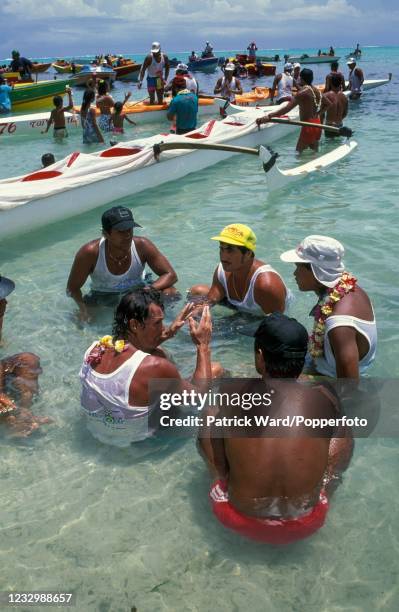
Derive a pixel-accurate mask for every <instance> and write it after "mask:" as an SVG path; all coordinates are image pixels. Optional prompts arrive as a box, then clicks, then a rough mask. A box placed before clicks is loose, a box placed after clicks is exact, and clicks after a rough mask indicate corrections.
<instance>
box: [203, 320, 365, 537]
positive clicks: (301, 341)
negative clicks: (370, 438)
mask: <svg viewBox="0 0 399 612" xmlns="http://www.w3.org/2000/svg"><path fill="white" fill-rule="evenodd" d="M307 344H308V335H307V332H306V329H305V328H304V327H303V325H301V324H300V323H298V322H297V321H296V320H295V319H290V318H288V317H287V316H285V315H283V314H281V313H273V314H271V315H269V316H268V317H266V318H265V319H264V320H263V321H262V323H261V324H260V326H259V328H258V329H257V331H256V333H255V364H256V369H257V371H258V372H259V374H261V375H262V380H259V383H256V382H255V381H248V383H245V384H244V387H245V392H250V393H252V394H253V393H254V392H257V393H261V394H263V393H264V392H265V391H267V392H268V393H270V397H271V398H272V399H271V403H270V406H269V407H265V406H263V407H260V408H256V407H255V406H256V404H255V403H254V406H253V407H252V409H251V410H245V411H244V410H242V409H241V408H239V409H238V413H239V414H240V416H244V415H248V416H249V417H252V418H253V417H254V416H255V415H263V416H266V415H268V416H269V418H270V419H284V417H289V418H290V419H291V418H292V417H294V416H297V417H304V418H305V419H317V418H320V417H322V418H325V419H330V418H333V417H336V416H337V408H338V402H337V400H336V398H335V397H334V395H333V394H332V393H331V392H329V391H327V390H326V389H325V388H323V387H320V386H319V387H313V388H312V387H309V386H306V385H305V384H301V383H299V382H297V381H296V379H297V378H298V376H299V375H300V373H301V371H302V368H303V365H304V361H305V355H306V351H307ZM284 379H286V380H284ZM287 379H291V380H287ZM242 389H243V385H241V391H240V392H241V393H242ZM236 412H237V411H236ZM214 413H215V416H216V417H217V416H218V414H219V415H220V414H221V410H220V408H219V409H216V410H215V411H214ZM236 432H237V433H232V431H230V434H229V432H228V431H226V430H224V431H223V432H222V433H220V430H219V431H218V432H217V436H218V437H216V436H215V430H214V431H213V432H212V430H209V429H208V430H204V431H202V432H201V434H200V435H201V436H203V437H200V438H199V440H198V445H199V449H200V452H201V454H202V455H203V457H204V459H205V461H206V463H207V464H208V466H209V468H210V471H211V473H212V475H213V477H214V478H215V481H214V483H213V485H212V487H211V491H210V498H211V503H212V509H213V512H214V514H215V515H216V517H217V518H218V519H219V521H220V522H221V523H222V524H223V525H224V526H225V527H228V528H230V529H233V530H234V531H237V532H238V533H240V534H241V535H244V536H246V537H248V538H251V539H253V540H257V541H260V542H267V543H269V544H288V543H290V542H294V541H296V540H300V539H303V538H306V537H308V536H310V535H311V534H313V533H314V532H315V531H317V530H318V529H320V527H322V526H323V524H324V521H325V518H326V515H327V512H328V507H329V495H331V493H332V490H333V487H334V486H335V485H336V484H337V479H338V476H337V474H338V473H340V472H342V471H343V470H344V469H345V468H346V467H347V466H348V463H349V460H350V457H351V453H352V448H353V443H352V439H351V438H349V437H345V438H342V439H334V438H333V437H332V436H333V430H332V428H330V429H321V428H317V427H316V428H315V429H309V428H306V427H305V426H304V425H300V426H297V427H286V426H283V425H279V426H277V427H273V426H272V424H271V425H270V427H267V426H265V427H262V426H259V427H255V426H251V427H248V428H247V427H245V428H240V431H239V432H238V431H237V430H236ZM234 435H235V436H239V437H231V436H234ZM220 436H222V437H220ZM254 436H257V437H254ZM270 436H280V437H270ZM317 436H319V437H317ZM321 436H323V437H321Z"/></svg>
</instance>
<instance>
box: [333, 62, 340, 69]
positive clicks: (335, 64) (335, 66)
mask: <svg viewBox="0 0 399 612" xmlns="http://www.w3.org/2000/svg"><path fill="white" fill-rule="evenodd" d="M338 65H339V64H338V62H332V63H331V70H338Z"/></svg>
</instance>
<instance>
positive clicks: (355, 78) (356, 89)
mask: <svg viewBox="0 0 399 612" xmlns="http://www.w3.org/2000/svg"><path fill="white" fill-rule="evenodd" d="M346 63H347V65H348V66H349V77H348V78H349V85H348V87H347V89H349V90H350V94H349V98H350V99H351V100H358V99H359V98H360V96H361V95H362V93H363V89H362V85H363V82H364V74H363V70H361V68H357V67H356V60H355V59H353V57H352V58H351V59H349V60H348V61H347V62H346Z"/></svg>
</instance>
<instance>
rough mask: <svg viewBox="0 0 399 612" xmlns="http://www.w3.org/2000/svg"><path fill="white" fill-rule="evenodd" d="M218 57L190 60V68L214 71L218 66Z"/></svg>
mask: <svg viewBox="0 0 399 612" xmlns="http://www.w3.org/2000/svg"><path fill="white" fill-rule="evenodd" d="M218 63H219V58H218V57H200V58H198V59H196V60H195V61H192V62H190V61H189V62H188V69H189V70H192V71H193V72H196V71H201V72H214V71H215V70H216V68H217V67H218Z"/></svg>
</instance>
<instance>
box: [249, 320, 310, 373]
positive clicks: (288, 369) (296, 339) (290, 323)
mask: <svg viewBox="0 0 399 612" xmlns="http://www.w3.org/2000/svg"><path fill="white" fill-rule="evenodd" d="M307 345H308V333H307V331H306V328H305V327H304V326H303V325H302V324H301V323H299V322H298V321H297V320H296V319H293V318H290V317H287V316H286V315H284V314H282V313H281V312H273V313H271V314H270V315H268V316H267V317H265V318H264V319H263V321H262V322H261V324H260V325H259V327H258V329H257V330H256V332H255V343H254V351H255V367H256V370H257V372H258V374H260V375H261V376H262V377H263V378H291V379H296V378H298V377H299V375H300V374H301V372H302V370H303V367H304V365H305V357H306V352H307Z"/></svg>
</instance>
